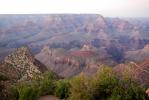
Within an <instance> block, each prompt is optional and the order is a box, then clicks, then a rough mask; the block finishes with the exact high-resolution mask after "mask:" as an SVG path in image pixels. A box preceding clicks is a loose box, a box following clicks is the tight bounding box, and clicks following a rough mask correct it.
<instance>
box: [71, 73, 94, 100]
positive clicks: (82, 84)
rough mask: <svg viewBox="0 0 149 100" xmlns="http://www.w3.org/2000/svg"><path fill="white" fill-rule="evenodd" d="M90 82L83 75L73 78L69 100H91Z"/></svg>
mask: <svg viewBox="0 0 149 100" xmlns="http://www.w3.org/2000/svg"><path fill="white" fill-rule="evenodd" d="M89 82H90V81H89V80H88V79H87V78H86V77H85V76H84V75H83V74H81V75H79V76H76V77H74V78H73V79H72V80H71V89H70V92H71V95H70V99H71V100H91V98H92V96H91V88H90V83H89Z"/></svg>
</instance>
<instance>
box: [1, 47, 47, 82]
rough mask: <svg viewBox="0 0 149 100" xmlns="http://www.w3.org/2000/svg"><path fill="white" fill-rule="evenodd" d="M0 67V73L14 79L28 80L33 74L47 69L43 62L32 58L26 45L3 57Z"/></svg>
mask: <svg viewBox="0 0 149 100" xmlns="http://www.w3.org/2000/svg"><path fill="white" fill-rule="evenodd" d="M0 69H1V70H0V72H1V73H3V74H5V75H6V76H8V77H9V78H10V80H14V81H18V80H19V81H21V80H29V79H32V77H33V76H34V75H38V74H40V73H42V72H44V71H46V70H47V68H46V67H45V66H44V65H43V64H41V63H40V62H39V61H38V60H36V59H35V58H34V56H33V55H32V54H31V52H30V50H29V49H28V48H27V47H21V48H18V49H17V50H16V51H14V52H13V53H12V54H10V55H8V56H7V57H5V59H4V61H3V63H2V64H1V65H0Z"/></svg>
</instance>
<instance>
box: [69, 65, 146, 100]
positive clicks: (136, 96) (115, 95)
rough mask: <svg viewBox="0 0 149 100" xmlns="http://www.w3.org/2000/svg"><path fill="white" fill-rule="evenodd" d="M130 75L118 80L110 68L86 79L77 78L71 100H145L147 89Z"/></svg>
mask: <svg viewBox="0 0 149 100" xmlns="http://www.w3.org/2000/svg"><path fill="white" fill-rule="evenodd" d="M128 76H129V75H126V74H125V75H123V77H122V78H120V79H119V78H118V77H117V75H116V74H115V73H114V71H113V70H112V68H110V67H105V66H104V67H102V68H100V70H99V71H97V73H96V74H95V75H94V76H93V77H91V78H89V79H88V78H86V77H85V76H83V75H80V76H77V77H75V78H74V79H72V82H71V97H70V99H71V100H145V97H146V94H145V92H144V91H145V89H144V88H143V87H142V86H140V85H139V84H137V83H136V82H135V81H134V80H132V79H131V77H128Z"/></svg>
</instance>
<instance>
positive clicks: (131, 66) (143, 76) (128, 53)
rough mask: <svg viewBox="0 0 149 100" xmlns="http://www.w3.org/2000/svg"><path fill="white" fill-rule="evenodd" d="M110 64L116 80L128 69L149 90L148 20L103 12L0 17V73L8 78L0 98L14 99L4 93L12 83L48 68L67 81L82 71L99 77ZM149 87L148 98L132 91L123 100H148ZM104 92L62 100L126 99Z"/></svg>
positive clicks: (24, 80)
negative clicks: (90, 96) (103, 13)
mask: <svg viewBox="0 0 149 100" xmlns="http://www.w3.org/2000/svg"><path fill="white" fill-rule="evenodd" d="M105 66H106V67H105ZM107 66H108V68H110V69H111V70H112V72H113V73H115V74H116V77H117V79H122V77H123V74H124V72H126V73H127V74H128V75H129V77H131V81H135V82H136V83H137V84H139V85H140V86H145V87H146V88H145V90H146V89H147V87H149V18H112V17H103V16H102V15H99V14H50V15H49V14H43V15H42V14H40V15H38V14H36V15H32V14H28V15H0V76H1V77H2V76H3V77H4V76H5V77H7V78H8V80H6V81H4V80H2V81H0V82H1V84H0V85H2V86H0V93H1V94H0V99H1V98H2V99H1V100H11V99H8V98H9V93H7V92H8V91H5V90H7V88H8V87H9V86H11V85H14V84H19V83H21V82H28V81H29V82H31V83H32V81H33V83H34V81H35V80H37V78H39V79H40V78H41V77H42V75H41V74H42V73H46V72H47V71H50V73H53V74H54V76H53V75H52V78H53V77H54V78H55V77H56V80H65V79H68V80H69V79H73V78H74V77H78V76H82V75H83V76H84V77H93V76H94V77H97V76H98V73H99V72H100V71H102V70H103V69H104V67H105V69H106V68H107ZM108 68H107V69H106V70H107V72H108V71H109V70H108ZM96 73H97V76H96ZM101 73H102V72H101ZM104 73H106V72H104ZM109 73H111V72H109ZM108 75H109V74H108ZM34 76H37V77H36V79H34V78H35V77H34ZM45 76H48V75H45ZM101 76H102V75H101ZM111 77H112V75H111ZM2 79H3V78H2ZM4 79H5V78H4ZM91 79H92V78H91ZM93 79H94V78H93ZM101 79H102V78H101ZM40 80H42V78H41V79H40ZM74 80H75V79H74ZM95 80H96V79H95ZM110 82H111V81H110ZM70 83H71V82H70ZM72 84H75V83H72ZM76 84H79V83H77V82H76ZM76 84H75V85H76ZM82 84H83V83H82ZM113 84H114V83H113ZM50 85H51V84H50ZM88 85H89V84H88ZM105 87H106V86H105ZM126 87H127V86H126ZM78 88H79V86H78ZM73 89H74V88H73ZM73 89H70V90H72V91H73ZM127 90H128V89H127ZM145 90H144V91H143V92H144V94H143V95H144V98H143V97H142V98H139V96H138V97H137V95H136V94H134V95H135V96H134V97H133V99H132V98H125V99H123V100H147V95H146V94H145ZM44 91H46V90H44ZM72 91H71V92H72ZM76 91H77V90H76ZM138 91H139V90H138ZM90 92H91V91H90ZM48 93H49V94H48ZM48 93H47V94H46V95H53V94H50V93H51V92H48ZM110 93H111V92H110ZM70 94H71V93H70ZM44 95H45V94H44ZM100 95H102V94H99V95H96V96H93V98H92V99H91V98H88V99H85V98H84V99H83V98H82V99H78V98H77V96H78V97H79V96H80V95H77V94H76V97H74V96H73V95H70V96H66V97H65V96H64V97H63V98H65V99H68V100H69V99H70V100H97V99H98V100H122V99H120V98H119V99H118V97H117V99H116V98H115V99H114V97H113V99H112V97H110V98H111V99H109V98H102V97H100ZM140 95H141V92H140ZM56 96H57V95H56ZM108 96H109V94H108ZM124 96H125V95H124ZM58 97H59V95H58ZM69 97H70V98H69ZM80 97H81V96H80ZM60 99H61V98H60ZM14 100H17V99H16V98H14ZM18 100H25V99H20V98H19V99H18ZM26 100H34V99H26ZM35 100H37V99H35ZM51 100H52V99H51Z"/></svg>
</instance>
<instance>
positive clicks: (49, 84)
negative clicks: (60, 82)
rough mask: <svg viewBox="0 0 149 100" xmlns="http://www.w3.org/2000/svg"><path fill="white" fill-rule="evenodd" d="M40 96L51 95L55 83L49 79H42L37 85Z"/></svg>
mask: <svg viewBox="0 0 149 100" xmlns="http://www.w3.org/2000/svg"><path fill="white" fill-rule="evenodd" d="M39 90H40V95H41V96H43V95H52V94H54V90H55V83H54V81H53V80H50V79H46V78H45V79H43V80H42V81H41V82H40V85H39Z"/></svg>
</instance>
